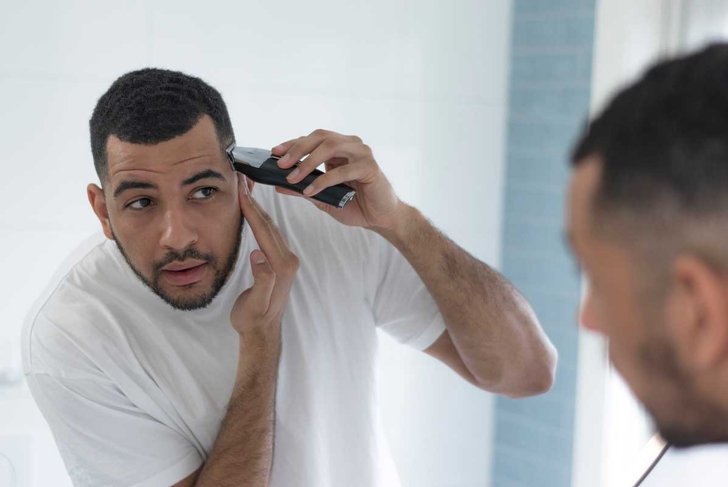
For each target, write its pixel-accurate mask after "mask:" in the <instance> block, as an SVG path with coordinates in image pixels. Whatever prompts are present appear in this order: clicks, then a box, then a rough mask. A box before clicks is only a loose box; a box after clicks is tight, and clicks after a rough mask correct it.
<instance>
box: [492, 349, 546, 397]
mask: <svg viewBox="0 0 728 487" xmlns="http://www.w3.org/2000/svg"><path fill="white" fill-rule="evenodd" d="M557 363H558V353H557V352H556V348H554V346H553V345H552V344H551V343H549V342H546V343H545V344H544V349H543V350H542V351H541V353H538V354H536V355H535V356H532V357H530V360H527V363H526V364H524V365H523V366H521V367H519V369H520V371H521V373H520V374H518V377H517V378H515V379H514V381H513V382H514V386H513V387H512V388H511V389H510V390H509V391H507V392H504V395H506V396H508V397H510V398H512V399H518V398H523V397H529V396H536V395H539V394H545V393H546V392H548V391H549V390H551V387H553V385H554V381H555V380H556V364H557Z"/></svg>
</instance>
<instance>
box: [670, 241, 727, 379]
mask: <svg viewBox="0 0 728 487" xmlns="http://www.w3.org/2000/svg"><path fill="white" fill-rule="evenodd" d="M726 284H727V283H726V280H725V278H724V276H723V275H721V273H719V272H718V271H717V270H716V269H714V268H713V267H711V266H710V265H709V264H708V263H707V262H705V261H704V260H703V259H701V258H699V257H697V256H695V255H682V256H679V257H678V258H677V259H675V262H674V263H673V289H672V291H671V292H670V295H669V297H668V305H667V323H668V333H670V334H672V335H673V342H674V343H675V345H676V350H677V353H678V356H679V357H680V359H682V361H683V363H685V364H686V365H688V366H689V367H690V368H692V369H694V370H705V369H708V368H711V367H714V366H715V365H716V364H718V363H719V362H721V361H723V360H726V359H727V358H728V286H727V285H726Z"/></svg>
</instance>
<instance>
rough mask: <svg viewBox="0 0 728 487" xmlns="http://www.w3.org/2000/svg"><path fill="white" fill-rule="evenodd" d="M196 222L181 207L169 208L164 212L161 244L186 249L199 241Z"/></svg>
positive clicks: (174, 248)
mask: <svg viewBox="0 0 728 487" xmlns="http://www.w3.org/2000/svg"><path fill="white" fill-rule="evenodd" d="M197 239H198V235H197V230H196V227H195V225H194V222H193V221H192V220H191V219H190V217H189V215H187V214H186V213H185V212H184V211H182V209H181V208H168V209H167V210H166V211H165V212H164V216H163V222H162V234H161V237H160V239H159V245H160V246H162V247H164V248H166V249H169V250H184V249H186V248H188V247H189V246H190V245H193V244H195V243H196V242H197Z"/></svg>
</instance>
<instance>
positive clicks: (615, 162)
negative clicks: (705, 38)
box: [568, 44, 728, 485]
mask: <svg viewBox="0 0 728 487" xmlns="http://www.w3.org/2000/svg"><path fill="white" fill-rule="evenodd" d="M727 134H728V45H725V44H721V45H714V46H710V47H708V48H706V49H705V50H703V51H701V52H698V53H696V54H693V55H689V56H686V57H683V58H681V59H676V60H671V61H667V62H663V63H660V64H658V65H656V66H655V67H653V68H652V69H650V70H649V71H648V72H647V73H646V74H645V75H644V76H643V77H642V79H640V80H639V81H638V82H636V83H635V84H633V85H632V86H630V87H628V88H626V89H625V90H623V91H622V92H621V93H619V94H618V95H617V96H616V98H614V100H612V101H611V103H610V104H609V105H608V106H607V108H606V109H605V110H604V111H603V112H602V113H601V114H600V115H599V116H598V117H596V118H595V120H593V121H592V122H591V124H590V125H589V127H588V130H587V131H586V133H585V134H584V135H583V137H582V139H581V140H580V141H579V142H578V144H577V145H576V148H575V151H574V155H573V158H572V159H573V163H574V171H573V174H572V177H571V182H570V189H569V200H568V221H569V223H568V225H569V234H570V241H571V244H572V247H573V250H574V253H575V255H576V256H577V257H578V260H579V261H580V263H581V265H582V267H583V269H584V273H585V275H586V277H587V279H588V282H589V285H588V292H587V295H586V297H585V299H584V303H583V307H582V310H581V316H580V321H581V323H582V325H583V326H584V327H585V328H587V329H589V330H594V331H597V332H599V333H602V334H604V335H605V337H607V338H608V339H609V344H610V346H609V355H610V359H611V361H612V362H613V364H614V366H615V367H616V368H617V370H618V371H619V372H620V373H621V374H622V375H623V376H624V378H625V380H626V382H627V383H628V384H629V385H630V387H631V388H632V390H633V392H634V394H635V395H636V396H637V398H638V399H639V400H640V401H641V402H642V403H643V404H644V406H645V407H646V409H647V411H648V412H649V413H650V414H651V416H652V418H653V419H654V421H655V424H656V426H657V429H658V430H659V432H660V433H661V435H662V436H663V437H664V438H665V440H666V441H667V442H668V443H670V444H672V445H675V446H676V447H687V446H692V445H699V444H707V443H718V442H728V274H727V272H728V247H727V246H726V242H728V136H727ZM724 463H725V462H724ZM660 485H666V484H660ZM674 485H684V484H682V483H676V484H674ZM701 485H702V484H701ZM721 485H723V484H721Z"/></svg>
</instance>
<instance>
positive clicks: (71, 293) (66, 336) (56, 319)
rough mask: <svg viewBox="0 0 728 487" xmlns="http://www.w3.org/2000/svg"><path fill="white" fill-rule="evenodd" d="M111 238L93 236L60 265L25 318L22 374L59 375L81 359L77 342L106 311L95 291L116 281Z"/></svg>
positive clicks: (88, 336) (88, 335) (87, 337)
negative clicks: (41, 373)
mask: <svg viewBox="0 0 728 487" xmlns="http://www.w3.org/2000/svg"><path fill="white" fill-rule="evenodd" d="M112 246H113V243H112V242H109V241H108V240H106V239H105V238H104V237H103V235H101V234H95V235H93V236H91V237H89V238H88V239H86V240H84V241H83V242H82V243H81V244H80V245H79V246H78V247H77V248H76V249H75V250H74V251H72V252H71V253H70V254H69V256H68V257H67V258H66V259H65V260H64V261H63V262H62V263H61V265H60V266H59V267H58V269H57V270H56V272H55V273H54V274H53V277H52V278H51V279H50V281H49V282H48V284H47V285H46V287H45V289H44V290H43V292H42V293H41V294H40V296H39V297H38V299H36V301H35V302H34V304H33V305H32V306H31V308H30V310H29V312H28V314H27V315H26V317H25V320H24V324H23V330H22V338H21V340H22V357H23V369H24V371H25V373H31V372H48V373H57V374H62V372H63V370H65V369H71V368H72V369H74V370H80V369H83V367H80V368H78V367H75V366H77V365H80V364H82V363H83V360H82V359H83V353H82V348H83V343H84V342H87V341H88V342H90V341H93V340H95V339H97V337H92V336H91V335H92V333H91V331H92V329H93V328H94V326H95V325H96V324H98V323H100V322H101V321H102V319H101V318H102V317H103V316H104V314H106V309H105V308H106V307H105V303H104V298H103V296H102V295H101V294H100V292H99V291H100V290H102V289H104V290H107V291H108V292H111V293H113V290H111V289H109V286H110V285H111V286H113V285H114V283H115V282H116V283H119V282H120V281H121V280H119V279H118V277H119V275H120V271H121V272H123V269H121V268H120V266H119V262H118V261H117V259H116V258H115V256H114V255H113V252H112V251H111V250H112V249H111V247H112Z"/></svg>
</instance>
